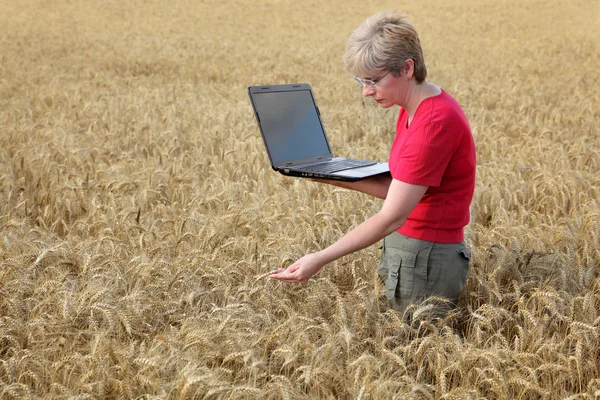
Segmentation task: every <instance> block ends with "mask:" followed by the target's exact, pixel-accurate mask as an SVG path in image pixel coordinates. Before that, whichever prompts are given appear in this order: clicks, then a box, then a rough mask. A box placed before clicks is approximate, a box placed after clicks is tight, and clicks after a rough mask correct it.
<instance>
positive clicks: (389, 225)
mask: <svg viewBox="0 0 600 400" xmlns="http://www.w3.org/2000/svg"><path fill="white" fill-rule="evenodd" d="M381 217H382V219H383V220H384V221H385V226H386V229H385V230H386V231H389V233H392V232H394V231H397V230H398V229H400V228H402V226H403V225H404V224H405V223H406V220H407V219H408V217H407V216H404V215H402V216H398V215H386V214H383V215H381Z"/></svg>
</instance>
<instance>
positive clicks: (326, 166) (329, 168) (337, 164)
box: [298, 159, 377, 174]
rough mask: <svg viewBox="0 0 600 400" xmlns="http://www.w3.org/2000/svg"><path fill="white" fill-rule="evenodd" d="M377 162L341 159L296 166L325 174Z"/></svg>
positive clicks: (303, 169)
mask: <svg viewBox="0 0 600 400" xmlns="http://www.w3.org/2000/svg"><path fill="white" fill-rule="evenodd" d="M373 164H377V163H376V162H373V161H365V160H353V159H342V160H335V161H329V162H326V163H322V164H315V165H309V166H307V167H303V168H298V170H300V171H305V172H312V173H316V174H327V173H330V172H337V171H343V170H345V169H351V168H359V167H366V166H368V165H373Z"/></svg>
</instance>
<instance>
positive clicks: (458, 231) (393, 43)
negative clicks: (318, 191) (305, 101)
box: [270, 12, 475, 316]
mask: <svg viewBox="0 0 600 400" xmlns="http://www.w3.org/2000/svg"><path fill="white" fill-rule="evenodd" d="M344 62H345V64H346V68H347V69H348V70H349V71H350V72H352V73H354V74H356V76H355V77H354V78H355V79H356V81H357V82H358V83H359V84H360V85H361V86H362V91H363V95H364V96H366V97H372V98H373V99H374V100H375V101H376V102H377V103H378V104H380V105H381V107H383V108H389V107H393V106H395V105H398V106H400V114H399V116H398V122H397V124H396V137H395V139H394V142H393V144H392V148H391V151H390V158H389V166H390V173H391V174H390V175H391V176H390V175H387V176H378V177H375V178H371V179H367V180H363V181H358V182H352V183H348V182H338V181H320V182H326V183H330V184H334V185H337V186H341V187H344V188H348V189H354V190H358V191H360V192H363V193H366V194H370V195H372V196H376V197H379V198H382V199H385V201H384V203H383V206H382V208H381V210H380V211H379V212H378V213H377V214H375V215H374V216H372V217H371V218H369V219H367V220H366V221H365V222H363V223H362V224H360V225H359V226H357V227H356V228H354V229H353V230H352V231H351V232H349V233H348V234H346V235H345V236H344V237H342V238H341V239H340V240H339V241H337V242H336V243H334V244H333V245H331V246H329V247H328V248H326V249H324V250H322V251H319V252H317V253H313V254H309V255H306V256H304V257H302V258H301V259H299V260H298V261H296V262H295V263H294V264H292V265H291V266H289V267H288V268H286V269H283V268H282V269H279V270H277V271H275V272H274V273H272V274H271V275H270V277H271V278H274V279H279V280H281V281H284V282H301V283H305V282H307V281H308V280H309V279H310V278H311V277H312V276H313V275H314V274H315V273H317V272H318V271H319V270H320V269H321V268H322V267H323V266H324V265H325V264H327V263H330V262H332V261H334V260H336V259H338V258H340V257H342V256H344V255H346V254H349V253H352V252H354V251H357V250H360V249H363V248H365V247H368V246H370V245H372V244H374V243H376V242H377V241H379V240H381V239H384V242H383V251H382V256H381V260H380V262H379V268H378V273H379V275H380V276H381V277H382V278H383V279H384V281H385V282H386V296H387V298H388V300H389V302H390V305H391V306H392V307H393V308H395V309H396V310H398V311H399V312H404V311H405V310H406V308H407V307H408V306H409V305H410V304H414V303H418V302H421V301H422V300H424V299H426V298H428V297H430V296H436V297H438V298H440V297H441V298H445V299H446V300H447V301H444V302H437V303H435V304H436V308H435V312H434V316H443V315H445V313H446V312H447V311H448V310H449V309H450V308H452V307H455V306H456V304H457V303H458V297H459V294H460V292H461V290H462V289H463V287H464V285H465V283H466V280H467V275H468V271H469V258H470V251H469V249H468V248H467V247H466V246H465V243H464V226H465V225H467V223H468V222H469V206H470V203H471V199H472V197H473V191H474V187H475V145H474V142H473V136H472V134H471V130H470V128H469V124H468V121H467V119H466V117H465V115H464V113H463V111H462V110H461V108H460V106H459V105H458V103H457V102H456V101H455V100H454V99H453V98H452V97H451V96H450V95H449V94H448V93H446V92H445V91H444V90H442V89H440V88H439V87H437V86H435V85H434V84H432V83H429V82H427V80H426V79H425V78H426V76H427V69H426V68H425V63H424V59H423V53H422V49H421V44H420V41H419V37H418V34H417V32H416V30H415V28H414V26H413V25H412V24H411V23H410V22H409V21H408V20H407V18H406V17H405V16H404V15H402V14H400V13H397V12H381V13H378V14H376V15H374V16H372V17H371V18H369V19H367V20H366V21H365V23H363V24H362V25H361V26H360V27H359V28H358V29H356V30H355V31H354V32H353V33H352V35H351V36H350V38H349V40H348V44H347V47H346V53H345V55H344Z"/></svg>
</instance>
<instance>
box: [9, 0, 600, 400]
mask: <svg viewBox="0 0 600 400" xmlns="http://www.w3.org/2000/svg"><path fill="white" fill-rule="evenodd" d="M401 6H402V7H404V8H402V9H400V11H404V12H406V13H407V14H409V16H410V17H411V19H412V20H413V22H415V24H416V26H417V28H418V29H419V31H420V33H421V39H422V43H423V46H424V50H425V57H426V61H427V64H428V66H429V68H428V69H429V74H430V78H431V81H432V82H434V83H436V84H438V85H440V86H441V87H443V88H445V89H447V90H448V91H449V92H450V93H451V94H452V95H454V96H455V97H456V98H457V99H458V101H459V102H460V103H461V104H462V106H463V108H464V110H465V112H466V114H467V116H468V118H469V120H470V122H471V126H472V129H473V133H474V136H475V141H476V146H477V157H478V169H477V185H476V190H475V195H474V199H473V204H472V207H471V223H470V224H469V225H468V227H467V229H466V241H467V243H468V244H469V246H470V247H471V248H472V250H473V259H472V263H471V272H470V278H469V281H468V283H467V286H466V288H465V290H464V292H463V294H462V295H461V299H460V306H459V308H458V309H457V310H456V311H454V312H453V313H451V314H450V315H448V316H447V317H446V318H444V319H442V320H431V318H430V315H429V311H430V308H431V302H434V301H441V299H431V300H430V302H429V303H427V302H426V303H423V304H419V305H415V306H412V307H411V308H410V310H408V312H410V313H411V314H412V317H413V320H412V322H411V323H408V322H407V321H406V320H405V319H404V318H403V316H401V315H398V314H397V313H395V312H393V311H390V310H387V309H386V307H385V305H384V304H385V301H384V298H383V287H382V284H381V282H380V281H379V278H378V277H377V275H376V272H375V266H376V263H377V259H378V256H379V251H378V249H377V246H373V247H371V248H368V249H366V250H363V251H361V252H357V253H355V254H352V255H349V256H347V257H344V258H343V259H340V260H338V261H336V262H333V263H331V264H330V265H328V266H326V267H325V268H324V270H323V271H322V272H320V273H319V274H318V275H316V276H315V277H314V279H313V280H311V282H310V283H309V284H307V285H298V286H296V285H286V284H282V283H279V282H274V281H271V280H269V279H268V277H267V276H268V273H269V272H270V271H272V270H273V269H276V268H280V267H285V266H287V265H289V264H290V263H291V262H293V261H294V260H296V259H297V258H299V257H301V256H302V255H304V254H306V253H307V252H311V251H315V250H318V249H321V248H323V247H324V246H327V245H329V244H331V243H332V242H334V241H335V240H337V239H338V238H340V237H341V236H342V235H343V234H344V233H345V232H347V231H348V230H349V229H351V228H352V227H354V226H356V225H357V224H359V223H360V222H361V221H363V220H364V219H365V218H367V217H368V216H370V215H372V214H373V213H375V212H376V211H377V210H378V209H379V207H380V206H381V202H380V201H379V200H377V199H372V198H368V197H367V196H363V195H361V194H359V193H354V192H349V191H346V190H342V189H338V188H332V187H329V186H324V185H320V184H316V183H313V182H308V181H302V180H297V179H289V178H285V177H283V176H280V175H279V174H276V173H275V172H273V171H272V170H270V168H269V166H268V161H267V158H266V155H265V151H264V148H263V145H262V142H261V138H260V135H259V132H258V129H257V127H256V123H255V121H254V119H253V118H254V117H253V115H252V111H251V106H250V104H249V101H248V99H247V95H246V91H245V89H246V87H247V86H249V85H253V84H265V83H269V84H271V83H273V84H275V83H297V82H309V83H311V84H312V85H313V88H314V90H315V93H316V96H317V101H318V103H319V107H320V109H321V111H322V116H323V122H324V125H325V128H326V130H327V132H328V136H329V139H330V142H331V145H332V147H333V148H334V149H336V153H337V155H340V156H346V155H351V156H354V157H363V158H374V159H385V158H386V157H387V154H388V152H389V147H390V145H391V141H392V139H393V132H394V126H395V118H396V116H397V110H382V109H379V108H378V107H377V106H376V105H374V104H372V102H370V101H369V100H368V99H362V98H361V96H360V91H359V90H357V88H356V87H355V84H354V83H353V82H352V79H351V77H350V76H348V74H347V73H346V72H345V71H344V68H343V65H342V61H341V55H342V53H343V49H344V45H345V41H346V38H347V37H348V35H349V34H350V33H351V31H352V29H354V28H355V27H356V26H358V25H359V24H360V23H361V22H362V21H363V20H364V19H365V18H366V17H367V16H369V15H371V14H373V13H374V12H376V11H380V10H383V9H397V7H400V6H399V5H398V3H397V2H391V1H387V0H381V1H373V2H367V3H364V2H362V3H359V2H347V1H346V2H343V3H342V2H316V1H314V0H308V1H305V2H300V3H299V2H292V1H288V0H257V1H255V2H253V3H252V4H251V5H250V4H247V3H244V2H242V1H239V0H234V1H233V2H225V3H224V2H218V1H216V0H201V1H196V2H185V1H182V2H174V3H173V4H168V5H167V4H163V3H162V2H159V1H156V0H149V1H148V0H144V1H142V0H132V1H129V2H126V3H121V2H117V1H113V0H107V1H102V2H50V3H47V2H46V3H42V2H40V1H39V0H26V1H23V2H19V3H18V4H17V3H15V2H9V1H2V0H0V10H1V11H2V12H0V25H2V26H3V28H4V29H2V30H1V31H0V48H1V49H2V51H1V52H0V110H1V111H0V163H1V164H2V166H3V168H2V169H1V171H0V196H2V199H3V201H2V204H0V399H2V400H3V399H20V398H81V399H84V398H106V399H112V398H115V399H116V398H122V399H136V398H140V399H142V398H144V399H201V398H206V399H221V398H226V399H302V398H306V399H315V398H322V399H329V398H331V399H333V398H336V399H352V398H357V399H382V398H390V399H393V398H397V399H406V398H411V399H484V398H485V399H513V398H523V399H534V398H550V399H559V398H573V399H594V398H598V396H599V395H600V378H599V377H600V364H599V363H598V355H599V354H600V313H599V311H598V309H599V307H600V278H599V272H600V267H599V266H600V223H599V217H600V211H599V210H600V189H599V187H600V173H599V168H600V151H599V148H598V143H599V137H600V128H599V126H598V121H599V120H600V96H599V94H598V91H597V87H599V86H600V73H599V71H598V65H600V56H599V54H600V42H599V41H598V38H599V37H600V21H599V20H598V15H600V9H599V7H600V5H599V4H598V3H597V2H595V1H592V0H580V1H576V2H570V3H569V4H567V3H563V2H557V1H550V2H548V1H544V2H542V1H538V0H527V1H525V2H519V3H514V4H510V3H497V2H495V1H492V0H484V1H477V2H475V1H465V2H461V3H452V4H450V3H448V2H443V1H441V0H432V1H430V2H419V3H417V2H415V3H410V4H409V3H407V4H402V5H401Z"/></svg>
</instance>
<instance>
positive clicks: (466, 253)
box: [458, 247, 471, 291]
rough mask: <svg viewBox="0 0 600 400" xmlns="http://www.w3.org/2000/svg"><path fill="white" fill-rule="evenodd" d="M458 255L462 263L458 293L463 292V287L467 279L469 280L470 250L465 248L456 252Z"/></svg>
mask: <svg viewBox="0 0 600 400" xmlns="http://www.w3.org/2000/svg"><path fill="white" fill-rule="evenodd" d="M458 254H459V255H460V256H461V261H462V269H461V276H460V280H461V285H460V291H462V290H463V288H464V287H465V285H466V284H467V279H468V278H469V269H470V266H469V264H470V260H471V249H469V248H468V247H465V248H464V249H460V250H458Z"/></svg>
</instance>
